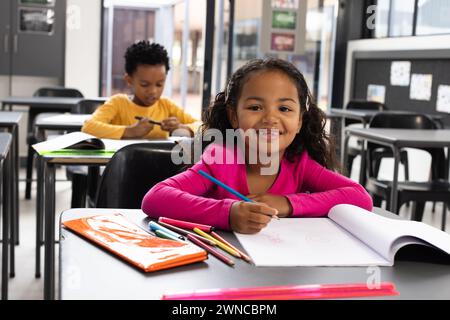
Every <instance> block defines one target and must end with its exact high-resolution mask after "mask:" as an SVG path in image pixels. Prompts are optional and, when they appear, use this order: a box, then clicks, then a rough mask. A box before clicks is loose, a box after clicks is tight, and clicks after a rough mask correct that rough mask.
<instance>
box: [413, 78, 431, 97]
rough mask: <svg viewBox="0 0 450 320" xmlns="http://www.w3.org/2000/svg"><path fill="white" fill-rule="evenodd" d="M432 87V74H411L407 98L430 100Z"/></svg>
mask: <svg viewBox="0 0 450 320" xmlns="http://www.w3.org/2000/svg"><path fill="white" fill-rule="evenodd" d="M432 88H433V75H431V74H413V75H412V76H411V87H410V93H409V98H410V99H411V100H422V101H430V100H431V90H432Z"/></svg>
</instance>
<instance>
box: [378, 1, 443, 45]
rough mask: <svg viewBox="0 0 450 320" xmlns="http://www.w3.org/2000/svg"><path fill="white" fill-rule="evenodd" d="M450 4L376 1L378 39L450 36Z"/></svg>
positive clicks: (441, 2) (440, 2)
mask: <svg viewBox="0 0 450 320" xmlns="http://www.w3.org/2000/svg"><path fill="white" fill-rule="evenodd" d="M449 16H450V1H448V0H377V10H376V13H375V32H374V37H375V38H383V37H388V36H389V37H402V36H416V35H433V34H450V20H449V19H448V17H449Z"/></svg>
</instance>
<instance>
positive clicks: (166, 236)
mask: <svg viewBox="0 0 450 320" xmlns="http://www.w3.org/2000/svg"><path fill="white" fill-rule="evenodd" d="M155 234H156V236H157V237H159V238H163V239H169V240H174V241H177V242H184V241H183V240H181V239H180V238H177V237H174V236H173V235H171V234H170V233H167V232H165V231H162V230H155Z"/></svg>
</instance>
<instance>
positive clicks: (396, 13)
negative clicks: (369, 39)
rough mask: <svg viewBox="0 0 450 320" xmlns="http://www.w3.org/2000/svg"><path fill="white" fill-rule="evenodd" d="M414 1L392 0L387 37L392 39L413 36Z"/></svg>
mask: <svg viewBox="0 0 450 320" xmlns="http://www.w3.org/2000/svg"><path fill="white" fill-rule="evenodd" d="M414 8H415V0H392V4H391V18H390V28H389V35H390V36H392V37H398V36H411V35H412V34H413V21H414Z"/></svg>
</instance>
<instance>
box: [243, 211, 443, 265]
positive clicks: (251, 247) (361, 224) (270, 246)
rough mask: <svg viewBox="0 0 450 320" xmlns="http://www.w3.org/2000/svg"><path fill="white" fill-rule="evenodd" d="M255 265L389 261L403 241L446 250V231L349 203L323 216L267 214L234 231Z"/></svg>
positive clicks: (373, 262) (358, 263) (387, 262)
mask: <svg viewBox="0 0 450 320" xmlns="http://www.w3.org/2000/svg"><path fill="white" fill-rule="evenodd" d="M236 236H237V238H238V239H239V241H240V243H241V244H242V246H243V247H244V249H245V250H246V251H247V253H248V254H249V255H250V256H251V258H252V260H253V262H254V263H255V265H256V266H260V267H268V266H271V267H274V266H289V267H291V266H392V265H394V256H395V254H396V252H397V251H398V250H399V249H400V248H402V247H404V246H406V245H409V244H422V245H428V246H433V247H436V248H438V249H440V250H442V251H444V252H446V253H447V254H450V235H449V234H447V233H445V232H442V231H441V230H439V229H436V228H433V227H431V226H429V225H426V224H424V223H422V222H415V221H407V220H394V219H389V218H385V217H382V216H380V215H377V214H374V213H372V212H369V211H366V210H364V209H361V208H358V207H355V206H351V205H338V206H336V207H334V208H333V209H331V211H330V212H329V214H328V218H298V219H294V218H290V219H280V220H275V219H273V220H272V221H271V222H270V223H269V226H268V227H267V228H265V229H263V230H262V231H261V232H260V233H258V234H255V235H244V234H237V233H236Z"/></svg>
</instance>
